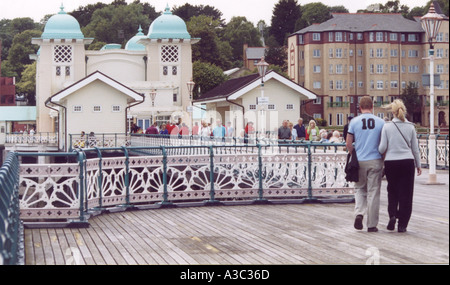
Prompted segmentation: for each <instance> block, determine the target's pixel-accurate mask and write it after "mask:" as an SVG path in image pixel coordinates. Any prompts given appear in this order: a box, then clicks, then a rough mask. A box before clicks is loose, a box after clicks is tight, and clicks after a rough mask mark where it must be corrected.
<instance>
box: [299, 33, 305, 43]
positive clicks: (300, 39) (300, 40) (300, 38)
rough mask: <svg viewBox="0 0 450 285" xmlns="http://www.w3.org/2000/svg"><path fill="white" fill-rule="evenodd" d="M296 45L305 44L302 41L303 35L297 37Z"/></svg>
mask: <svg viewBox="0 0 450 285" xmlns="http://www.w3.org/2000/svg"><path fill="white" fill-rule="evenodd" d="M298 43H299V44H301V45H302V44H304V43H305V41H304V40H303V35H298Z"/></svg>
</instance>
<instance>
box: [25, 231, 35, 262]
mask: <svg viewBox="0 0 450 285" xmlns="http://www.w3.org/2000/svg"><path fill="white" fill-rule="evenodd" d="M24 246H25V264H26V265H34V264H36V261H35V259H34V245H33V235H32V232H31V231H29V230H25V231H24Z"/></svg>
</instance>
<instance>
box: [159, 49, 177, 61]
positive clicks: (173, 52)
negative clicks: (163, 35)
mask: <svg viewBox="0 0 450 285" xmlns="http://www.w3.org/2000/svg"><path fill="white" fill-rule="evenodd" d="M178 60H179V47H178V46H176V45H162V46H161V62H172V63H173V62H178Z"/></svg>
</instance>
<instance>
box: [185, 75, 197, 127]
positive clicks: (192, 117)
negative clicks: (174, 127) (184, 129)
mask: <svg viewBox="0 0 450 285" xmlns="http://www.w3.org/2000/svg"><path fill="white" fill-rule="evenodd" d="M186 84H187V88H188V91H189V101H190V102H191V106H190V108H189V110H190V112H189V113H190V115H191V131H192V128H193V127H194V108H193V106H192V105H193V103H192V99H193V93H194V86H195V82H194V81H193V80H192V79H191V81H189V82H188V83H186Z"/></svg>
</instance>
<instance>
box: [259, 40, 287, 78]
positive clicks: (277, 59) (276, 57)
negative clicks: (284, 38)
mask: <svg viewBox="0 0 450 285" xmlns="http://www.w3.org/2000/svg"><path fill="white" fill-rule="evenodd" d="M267 47H268V48H267V49H266V52H265V55H264V57H265V61H266V62H267V63H269V64H272V65H274V66H278V68H277V71H282V72H286V71H287V47H286V46H284V45H283V46H280V45H279V44H278V42H277V41H276V39H275V37H274V36H270V37H269V39H268V40H267Z"/></svg>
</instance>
